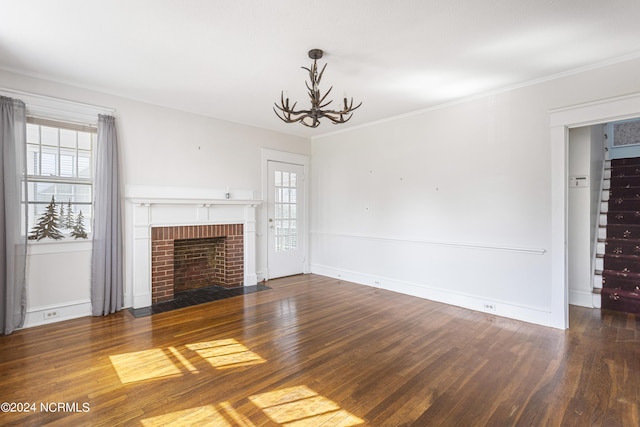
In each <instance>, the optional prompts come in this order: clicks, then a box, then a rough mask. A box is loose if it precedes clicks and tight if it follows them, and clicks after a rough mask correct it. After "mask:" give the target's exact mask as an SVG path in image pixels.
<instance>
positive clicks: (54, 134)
mask: <svg viewBox="0 0 640 427" xmlns="http://www.w3.org/2000/svg"><path fill="white" fill-rule="evenodd" d="M40 129H41V130H40V131H41V132H42V144H43V145H52V146H56V147H57V146H58V129H57V128H50V127H48V126H41V127H40Z"/></svg>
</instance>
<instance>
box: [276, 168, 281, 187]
mask: <svg viewBox="0 0 640 427" xmlns="http://www.w3.org/2000/svg"><path fill="white" fill-rule="evenodd" d="M275 185H276V187H281V186H282V172H280V171H275Z"/></svg>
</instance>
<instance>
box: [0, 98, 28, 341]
mask: <svg viewBox="0 0 640 427" xmlns="http://www.w3.org/2000/svg"><path fill="white" fill-rule="evenodd" d="M26 122H27V118H26V108H25V105H24V103H23V102H22V101H19V100H16V99H12V98H7V97H4V96H0V145H1V147H0V166H1V167H2V172H0V180H1V182H0V297H1V298H2V300H1V301H0V330H2V332H3V333H4V334H6V335H8V334H10V333H11V332H13V331H14V330H15V329H18V328H21V327H22V326H23V325H24V320H25V316H26V312H27V284H26V262H27V227H28V222H27V208H26V202H27V191H26V185H27V181H26V170H27V163H26V162H27V152H26V129H27V128H26V126H27V125H26Z"/></svg>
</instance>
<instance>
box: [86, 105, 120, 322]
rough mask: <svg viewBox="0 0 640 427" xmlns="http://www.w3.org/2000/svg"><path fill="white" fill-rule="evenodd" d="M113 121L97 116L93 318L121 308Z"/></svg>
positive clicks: (116, 169)
mask: <svg viewBox="0 0 640 427" xmlns="http://www.w3.org/2000/svg"><path fill="white" fill-rule="evenodd" d="M118 171H119V168H118V140H117V137H116V124H115V118H114V117H112V116H107V115H102V114H101V115H99V116H98V138H97V147H96V173H95V179H94V192H95V196H94V218H93V253H92V257H91V305H92V314H93V315H94V316H106V315H108V314H111V313H115V312H116V311H119V310H121V309H122V305H123V289H124V275H123V232H122V206H121V198H120V182H119V173H118Z"/></svg>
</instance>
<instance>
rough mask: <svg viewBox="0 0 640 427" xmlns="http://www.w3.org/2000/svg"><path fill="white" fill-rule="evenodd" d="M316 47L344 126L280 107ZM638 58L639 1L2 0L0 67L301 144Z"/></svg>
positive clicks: (301, 93)
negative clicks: (349, 112) (311, 121)
mask: <svg viewBox="0 0 640 427" xmlns="http://www.w3.org/2000/svg"><path fill="white" fill-rule="evenodd" d="M311 48H320V49H323V50H324V51H325V57H324V58H323V59H322V60H320V61H319V62H320V64H321V65H322V64H323V63H324V62H326V63H328V66H327V69H326V72H325V74H324V77H323V80H322V84H321V87H320V88H321V89H325V90H326V89H328V88H329V86H331V85H333V86H334V88H333V91H332V94H331V95H330V98H331V97H332V98H333V99H335V100H336V102H337V101H339V99H341V98H342V97H343V96H344V94H346V95H347V96H349V97H353V98H354V100H355V101H356V102H359V101H362V102H363V105H362V107H361V108H360V109H359V110H357V111H356V112H355V113H354V115H353V119H352V120H351V121H350V122H349V123H347V124H342V125H333V124H331V123H330V122H328V121H324V122H323V123H322V124H321V125H320V127H318V128H316V129H309V128H306V127H304V126H302V125H300V124H285V123H283V122H281V121H280V120H279V119H278V118H277V117H276V116H275V114H274V112H273V110H272V106H273V102H274V101H277V100H279V97H280V91H281V90H286V91H288V94H289V96H290V98H291V99H292V101H294V100H297V101H298V106H299V107H306V106H307V105H308V97H307V95H306V92H305V86H304V81H305V79H306V78H307V76H308V74H307V72H306V71H304V70H302V69H301V68H300V67H301V66H309V65H310V63H311V60H309V58H308V57H307V51H308V50H309V49H311ZM636 56H640V1H638V0H402V1H388V0H322V1H319V0H306V1H300V0H271V1H266V0H226V1H224V0H182V1H178V0H108V1H104V0H101V1H97V0H55V1H51V0H0V68H2V69H5V70H9V71H15V72H19V73H23V74H27V75H33V76H38V77H44V78H47V79H51V80H54V81H58V82H63V83H69V84H72V85H75V86H80V87H85V88H90V89H94V90H97V91H101V92H106V93H110V94H114V95H120V96H123V97H126V98H131V99H136V100H140V101H145V102H149V103H152V104H158V105H163V106H168V107H172V108H176V109H179V110H184V111H189V112H194V113H199V114H203V115H206V116H211V117H216V118H220V119H224V120H230V121H233V122H238V123H243V124H249V125H253V126H258V127H262V128H267V129H273V130H276V131H280V132H285V133H291V134H295V135H302V136H314V135H321V134H324V133H329V132H334V131H336V130H340V129H344V128H347V127H349V126H358V125H362V124H364V123H367V122H372V121H376V120H381V119H384V118H387V117H391V116H396V115H401V114H405V113H409V112H412V111H416V110H420V109H425V108H429V107H432V106H435V105H438V104H442V103H446V102H451V101H455V100H456V99H460V98H465V97H469V96H472V95H475V94H479V93H485V92H490V91H494V90H499V89H501V88H505V87H510V86H514V85H518V84H522V83H524V82H530V81H532V80H537V79H542V78H545V77H549V76H553V75H557V74H559V73H565V72H570V71H573V70H577V69H582V68H584V67H589V66H593V65H601V64H603V63H608V62H614V61H618V60H622V59H626V58H631V57H636ZM1 86H2V82H0V87H1ZM106 107H109V106H106Z"/></svg>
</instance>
